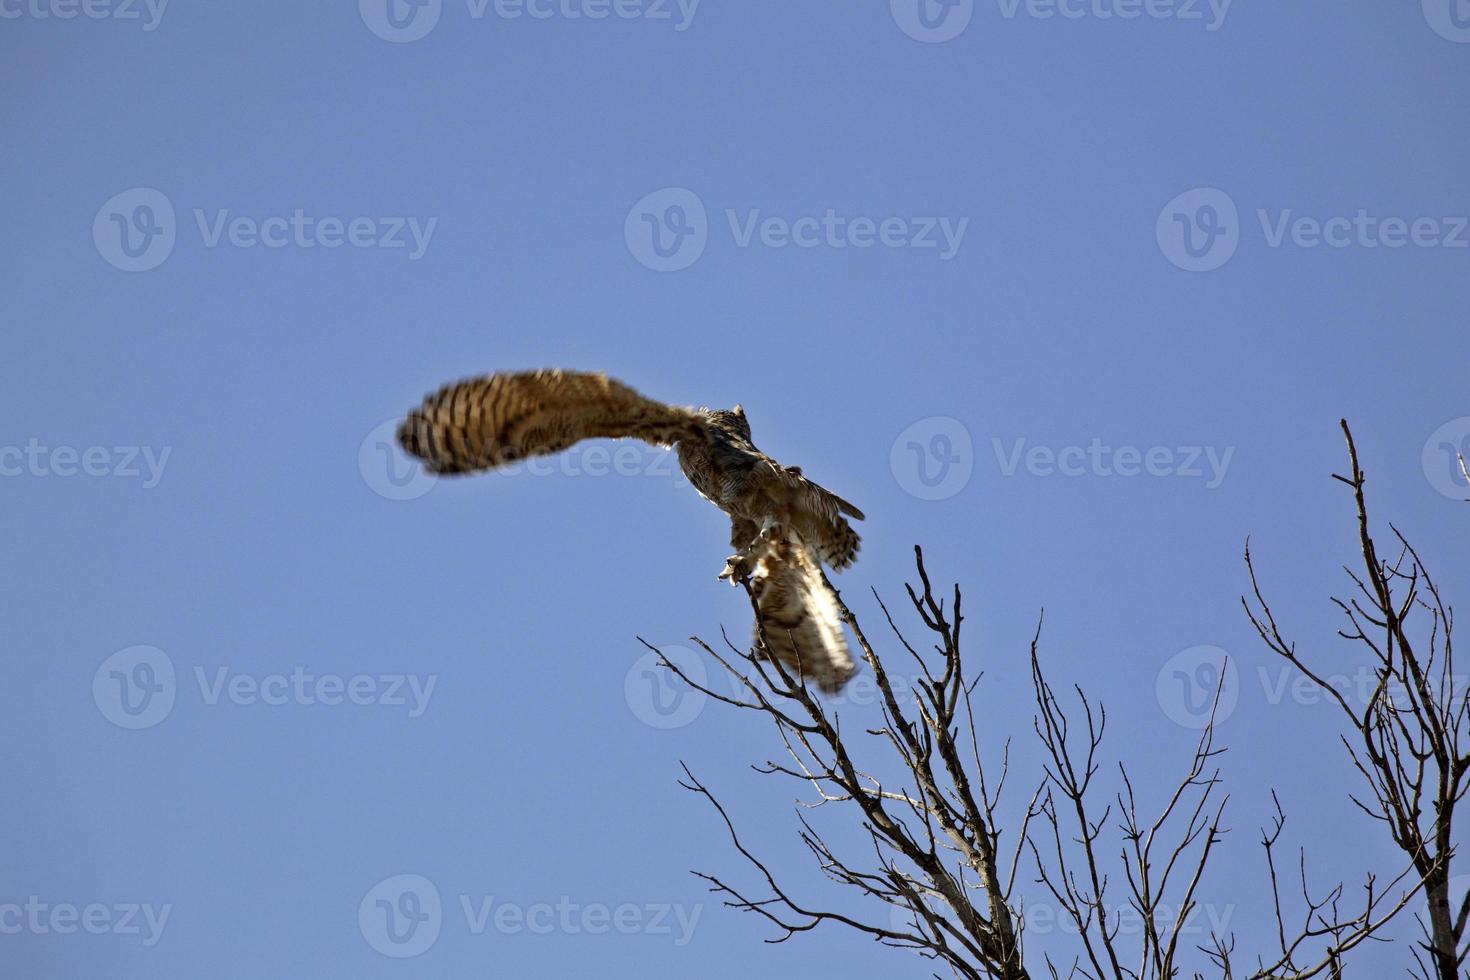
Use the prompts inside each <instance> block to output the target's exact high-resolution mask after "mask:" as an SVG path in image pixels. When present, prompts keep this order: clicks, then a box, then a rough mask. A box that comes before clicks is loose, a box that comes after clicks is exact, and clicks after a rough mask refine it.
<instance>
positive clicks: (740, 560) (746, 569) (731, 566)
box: [719, 555, 750, 586]
mask: <svg viewBox="0 0 1470 980" xmlns="http://www.w3.org/2000/svg"><path fill="white" fill-rule="evenodd" d="M719 577H720V578H722V579H729V580H730V584H731V585H732V586H736V585H739V584H740V583H741V582H744V581H745V580H746V579H748V578H750V559H749V558H747V557H746V556H745V555H731V556H730V557H729V558H728V559H726V561H725V570H724V571H723V572H721V573H720V575H719Z"/></svg>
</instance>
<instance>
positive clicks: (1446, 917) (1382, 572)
mask: <svg viewBox="0 0 1470 980" xmlns="http://www.w3.org/2000/svg"><path fill="white" fill-rule="evenodd" d="M1342 431H1343V436H1344V437H1345V438H1346V439H1347V448H1348V460H1349V463H1350V464H1351V467H1352V471H1351V473H1350V475H1349V476H1340V475H1337V474H1333V476H1334V479H1337V480H1339V481H1341V482H1342V483H1345V484H1347V486H1349V487H1351V488H1352V492H1353V500H1354V503H1355V505H1356V508H1357V518H1358V541H1359V544H1360V546H1361V550H1362V566H1361V571H1354V570H1353V569H1352V568H1347V569H1346V571H1347V574H1348V576H1349V577H1350V578H1351V579H1352V582H1353V585H1354V587H1355V591H1354V592H1353V593H1351V594H1350V595H1348V596H1347V597H1346V598H1337V597H1335V598H1334V599H1333V602H1334V603H1336V605H1337V607H1338V608H1339V609H1340V610H1341V611H1342V614H1343V616H1344V618H1345V619H1346V620H1347V625H1346V627H1345V628H1344V629H1342V630H1339V631H1338V635H1339V636H1341V637H1343V638H1344V639H1346V640H1348V641H1350V642H1353V643H1356V644H1358V645H1359V647H1360V649H1366V650H1367V651H1368V652H1369V654H1370V656H1371V662H1372V665H1373V672H1374V676H1375V678H1376V681H1377V683H1376V685H1375V687H1374V689H1373V691H1372V693H1371V695H1370V696H1369V698H1368V699H1367V701H1366V703H1364V704H1356V705H1355V704H1353V703H1352V702H1350V701H1349V700H1348V699H1347V697H1346V696H1345V695H1344V694H1342V693H1341V692H1340V691H1338V690H1337V689H1336V688H1335V687H1333V686H1332V685H1329V684H1327V683H1326V682H1325V681H1324V680H1323V678H1322V676H1321V675H1320V673H1319V671H1320V670H1321V668H1320V667H1317V666H1312V665H1309V664H1307V663H1305V662H1304V661H1303V660H1302V659H1301V658H1300V657H1299V656H1298V655H1297V652H1296V644H1295V643H1293V642H1290V641H1288V640H1287V639H1285V638H1284V637H1283V636H1282V634H1281V630H1280V629H1279V628H1278V627H1277V623H1276V619H1275V617H1274V616H1273V615H1272V612H1271V607H1270V606H1269V605H1268V604H1267V602H1266V600H1265V599H1264V598H1263V597H1262V595H1261V587H1260V584H1259V582H1258V580H1257V578H1256V570H1255V566H1254V564H1253V562H1252V560H1251V553H1250V548H1249V546H1247V548H1246V553H1245V561H1246V567H1247V569H1248V570H1249V572H1250V580H1251V591H1252V592H1253V593H1254V597H1255V601H1254V603H1252V602H1251V601H1249V600H1247V599H1244V598H1242V600H1241V602H1242V604H1243V605H1244V606H1245V609H1246V613H1247V615H1249V616H1250V618H1251V623H1252V624H1253V625H1254V626H1255V628H1256V631H1257V632H1258V633H1260V635H1261V638H1262V639H1263V640H1265V642H1266V645H1267V646H1269V647H1270V648H1271V650H1272V651H1273V652H1275V653H1276V654H1277V655H1278V656H1280V657H1282V658H1283V659H1284V660H1286V661H1287V662H1288V663H1290V664H1291V665H1292V666H1293V667H1295V668H1296V669H1297V670H1300V671H1301V672H1302V673H1303V674H1305V675H1306V676H1307V677H1309V678H1311V679H1312V680H1313V681H1314V682H1316V683H1317V684H1319V685H1321V686H1322V687H1323V688H1325V689H1326V690H1327V691H1328V692H1329V694H1330V695H1331V696H1332V698H1333V700H1334V703H1335V704H1336V705H1337V706H1338V707H1339V708H1340V709H1341V710H1342V712H1343V715H1344V716H1345V717H1346V719H1347V721H1348V729H1349V734H1348V735H1345V736H1344V737H1343V739H1342V742H1343V745H1344V746H1345V747H1346V749H1347V752H1348V754H1349V756H1350V757H1351V759H1352V763H1353V765H1354V767H1356V768H1357V770H1358V772H1359V773H1361V774H1362V777H1363V780H1364V781H1365V782H1366V784H1367V786H1368V794H1367V799H1366V800H1365V799H1364V798H1363V797H1360V796H1356V795H1355V796H1353V797H1352V801H1353V803H1354V804H1355V805H1356V806H1357V807H1358V809H1360V810H1361V811H1362V812H1364V813H1366V814H1367V815H1368V816H1369V817H1371V818H1372V819H1374V820H1375V821H1378V822H1381V823H1382V824H1383V825H1384V827H1385V829H1387V831H1388V833H1389V835H1390V836H1391V837H1392V839H1393V842H1394V844H1395V845H1397V847H1398V848H1399V849H1400V850H1401V851H1402V852H1403V853H1404V854H1405V855H1406V856H1407V857H1408V858H1409V860H1410V861H1411V862H1412V864H1413V867H1414V870H1415V872H1416V873H1417V875H1418V876H1419V877H1420V878H1421V879H1422V880H1423V882H1424V890H1425V893H1426V894H1427V895H1428V898H1429V902H1428V915H1427V919H1428V921H1427V922H1425V921H1424V918H1425V917H1424V916H1421V917H1420V926H1421V930H1422V932H1423V941H1422V942H1421V943H1420V944H1419V948H1418V949H1417V950H1416V952H1415V957H1414V960H1415V962H1414V974H1415V975H1416V976H1419V977H1423V978H1426V980H1431V978H1432V980H1456V978H1458V977H1459V976H1460V972H1459V971H1460V967H1461V965H1462V964H1463V963H1464V962H1465V960H1466V957H1467V956H1470V934H1467V927H1466V921H1467V918H1470V894H1467V895H1466V896H1465V897H1464V898H1463V899H1461V900H1460V901H1459V903H1458V905H1452V904H1451V899H1452V896H1451V895H1450V893H1449V881H1450V877H1451V859H1452V858H1453V857H1454V839H1455V835H1454V829H1455V810H1456V806H1457V805H1458V804H1459V802H1460V801H1461V800H1463V799H1464V798H1465V793H1466V791H1467V790H1470V685H1467V684H1466V682H1465V678H1463V677H1461V676H1459V675H1457V674H1456V673H1455V659H1454V646H1453V643H1452V631H1453V628H1454V614H1453V612H1452V611H1451V610H1450V608H1449V607H1448V606H1447V605H1446V604H1445V602H1444V600H1443V598H1442V597H1441V596H1440V592H1439V587H1438V585H1436V584H1435V582H1434V580H1433V579H1432V578H1431V577H1430V574H1429V570H1428V569H1427V568H1425V567H1424V563H1423V561H1421V559H1420V557H1419V553H1418V552H1417V551H1415V550H1414V548H1413V546H1412V545H1410V544H1409V542H1408V540H1407V539H1406V538H1405V537H1404V535H1403V534H1402V533H1401V532H1400V531H1399V529H1398V528H1396V527H1394V526H1393V525H1391V524H1390V525H1389V530H1390V531H1391V532H1392V534H1393V538H1394V541H1395V542H1396V550H1397V555H1396V556H1395V557H1394V558H1393V559H1392V560H1386V559H1383V558H1381V557H1379V553H1378V546H1377V544H1376V543H1375V542H1374V539H1373V534H1372V532H1371V530H1370V527H1369V521H1368V505H1367V500H1366V498H1365V496H1364V493H1363V486H1364V483H1365V478H1364V476H1363V470H1362V467H1361V466H1360V465H1359V463H1358V450H1357V446H1356V445H1355V444H1354V443H1353V434H1352V431H1351V430H1350V429H1349V428H1348V424H1347V422H1345V421H1344V422H1343V423H1342Z"/></svg>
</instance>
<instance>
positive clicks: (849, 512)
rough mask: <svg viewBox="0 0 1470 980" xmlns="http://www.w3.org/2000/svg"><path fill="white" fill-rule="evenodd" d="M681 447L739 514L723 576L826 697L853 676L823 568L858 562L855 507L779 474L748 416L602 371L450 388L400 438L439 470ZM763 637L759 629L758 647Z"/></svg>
mask: <svg viewBox="0 0 1470 980" xmlns="http://www.w3.org/2000/svg"><path fill="white" fill-rule="evenodd" d="M630 437H631V438H635V439H642V440H643V441H644V442H648V443H651V444H653V445H655V446H673V447H674V449H675V451H676V452H677V453H678V454H679V466H680V467H681V468H682V469H683V470H684V474H685V475H686V476H687V477H688V478H689V482H690V483H691V484H693V485H694V488H695V489H696V490H698V491H699V493H700V495H701V496H703V497H705V498H706V499H707V500H709V501H711V502H712V503H714V505H715V506H717V507H719V508H720V509H721V510H723V511H724V512H725V513H726V514H729V515H730V543H731V545H732V546H733V547H734V548H735V554H733V555H731V556H730V558H729V560H728V561H726V563H725V569H724V571H722V572H721V573H720V578H722V579H724V578H728V579H729V580H730V583H731V584H732V585H734V584H736V583H738V582H741V581H745V580H747V579H748V580H749V582H750V586H751V591H752V593H753V594H754V596H755V599H756V609H757V615H758V617H759V619H760V623H759V624H758V627H759V626H764V627H765V638H766V646H767V649H768V650H769V652H770V653H771V654H773V655H774V656H775V657H777V658H778V659H779V660H780V661H781V662H782V663H783V664H784V665H786V667H787V668H788V669H790V670H792V671H793V673H796V672H799V673H800V675H801V676H802V677H803V678H804V679H815V680H816V682H817V684H818V685H819V686H820V687H821V688H822V689H823V690H824V691H828V692H833V691H837V690H839V689H840V688H841V687H842V685H843V684H845V683H846V682H847V680H848V678H850V677H851V676H852V674H853V670H854V667H853V659H852V655H851V653H849V652H848V648H847V641H846V639H845V638H844V637H843V632H842V620H841V615H840V613H839V611H838V607H837V603H836V600H835V599H834V597H833V596H832V594H831V592H830V591H829V587H828V586H827V584H826V582H825V581H823V578H822V572H821V564H822V563H825V564H827V565H828V566H830V567H831V568H833V569H834V570H841V569H843V568H846V567H847V566H848V565H851V564H852V563H853V561H854V560H855V559H856V558H857V551H858V535H857V532H856V531H854V530H853V529H852V526H851V525H850V524H848V522H847V518H848V517H852V518H856V519H858V520H862V517H863V514H862V512H861V511H860V510H858V509H857V508H856V507H854V506H853V505H852V504H850V503H848V502H847V501H845V500H843V499H842V498H841V497H839V496H837V495H836V494H834V493H832V492H831V491H829V490H826V489H824V488H823V487H820V486H818V485H817V484H815V483H813V482H812V481H811V480H808V479H807V478H806V477H804V476H802V473H801V470H800V469H798V468H797V467H795V466H782V465H781V464H780V463H778V462H776V461H775V460H774V459H772V458H771V457H769V456H767V455H766V454H765V453H763V452H761V451H760V450H759V449H757V448H755V444H754V443H752V442H751V441H750V424H749V423H748V422H746V420H745V411H744V410H743V409H742V408H741V407H740V406H739V405H736V406H735V407H734V408H733V409H730V410H728V411H726V410H711V409H694V408H682V407H680V406H677V405H665V404H663V403H662V402H657V401H654V400H652V399H650V398H645V397H643V396H642V395H640V394H638V392H636V391H634V390H633V389H632V388H630V387H628V386H627V385H625V384H623V383H622V382H620V381H616V380H614V379H612V378H609V377H607V376H606V375H604V374H590V373H584V372H578V371H526V372H519V373H501V374H492V375H489V376H487V377H481V378H473V379H470V380H467V381H460V382H457V383H455V384H450V385H446V386H444V387H443V388H441V389H439V391H438V392H436V393H434V394H432V395H429V396H428V397H427V398H425V399H424V402H423V404H422V405H420V406H419V407H418V408H416V409H414V410H413V411H411V412H409V413H408V417H407V418H405V419H404V420H403V422H402V424H400V425H399V427H398V442H399V445H401V446H402V447H403V449H404V450H405V451H406V452H408V453H409V454H410V455H412V456H415V457H417V458H418V459H420V460H422V461H423V464H424V467H425V468H426V469H428V470H429V471H430V472H433V473H441V474H460V473H475V472H479V471H483V470H491V469H494V468H495V467H497V466H503V465H506V464H509V463H513V462H516V461H518V460H522V459H527V458H529V457H532V456H549V455H551V454H553V453H558V452H561V451H562V450H564V449H566V448H568V447H569V446H571V445H572V444H573V443H576V442H579V441H581V440H583V439H596V438H608V439H621V438H630ZM759 637H760V630H759V629H757V632H756V645H757V646H759V642H760V641H759Z"/></svg>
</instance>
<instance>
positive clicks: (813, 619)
mask: <svg viewBox="0 0 1470 980" xmlns="http://www.w3.org/2000/svg"><path fill="white" fill-rule="evenodd" d="M750 584H751V592H752V594H754V595H755V599H756V616H757V622H756V630H755V640H754V643H755V646H756V647H757V649H759V648H760V645H761V641H762V639H763V638H764V641H765V649H766V650H767V651H768V652H769V653H770V654H771V655H772V656H774V657H775V658H776V659H777V660H779V661H780V662H781V663H782V665H784V666H785V667H786V669H787V670H788V671H790V672H791V673H793V674H795V675H798V676H800V677H801V678H802V679H804V680H806V679H810V680H815V681H816V682H817V685H818V686H819V687H820V688H821V689H822V690H823V691H826V692H827V693H829V694H830V693H833V692H835V691H838V690H841V688H842V686H843V685H844V684H846V683H847V681H848V679H849V678H851V677H852V675H853V672H854V671H855V670H856V667H855V665H854V664H853V659H852V654H851V653H850V652H849V651H848V648H847V640H846V638H845V637H844V636H843V632H842V614H841V611H840V610H839V609H838V606H837V601H836V599H834V598H833V596H832V593H831V592H830V591H829V590H828V586H827V583H826V582H824V581H822V573H821V570H820V566H818V565H817V563H816V558H815V556H813V555H812V554H811V553H810V552H809V551H808V550H807V547H806V545H805V544H804V543H803V542H802V541H801V540H800V538H799V537H797V536H795V535H791V534H788V535H787V537H786V538H785V539H783V540H780V541H777V542H774V543H773V544H772V546H771V547H770V548H769V549H767V550H766V552H765V553H764V554H763V555H762V556H761V557H760V560H759V561H758V562H757V563H756V567H755V570H754V572H753V573H752V575H751V579H750Z"/></svg>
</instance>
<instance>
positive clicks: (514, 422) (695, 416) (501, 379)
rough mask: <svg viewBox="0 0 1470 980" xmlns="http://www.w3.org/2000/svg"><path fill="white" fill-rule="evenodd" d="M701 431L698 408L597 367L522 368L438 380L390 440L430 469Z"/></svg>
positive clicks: (466, 469) (472, 466)
mask: <svg viewBox="0 0 1470 980" xmlns="http://www.w3.org/2000/svg"><path fill="white" fill-rule="evenodd" d="M703 431H704V418H703V416H702V415H701V413H699V412H696V411H694V410H692V409H688V408H680V407H677V406H674V405H665V404H664V403H662V402H657V401H654V400H653V399H651V398H645V397H643V396H642V395H640V394H639V393H638V392H636V391H634V390H633V389H632V388H630V387H628V386H627V385H625V384H623V383H622V382H620V381H615V380H613V379H612V378H609V377H608V376H607V375H605V374H592V373H586V372H580V371H525V372H520V373H513V374H512V373H505V374H492V375H489V376H486V377H480V378H471V379H469V380H466V381H460V382H456V383H454V384H449V385H445V386H444V387H443V388H441V389H439V391H437V392H436V393H434V394H432V395H429V396H428V397H427V398H425V399H424V403H423V404H422V405H421V406H419V407H418V408H416V409H414V410H413V411H411V412H409V413H408V417H407V418H405V419H404V420H403V422H402V424H400V425H399V427H398V442H399V444H400V445H401V446H403V448H404V450H405V451H406V452H408V453H409V454H410V455H412V456H416V457H418V458H419V459H421V460H423V462H424V466H425V468H426V469H428V470H429V471H430V472H433V473H441V474H457V473H475V472H479V471H481V470H488V469H494V468H495V467H497V466H503V465H505V464H507V463H512V462H515V461H516V460H520V459H526V458H528V457H531V456H549V455H551V454H552V453H558V452H561V451H562V450H563V449H566V448H567V447H569V446H571V445H572V444H573V443H576V442H579V441H581V440H583V439H594V438H611V439H621V438H625V437H631V438H636V439H642V440H644V441H645V442H650V443H654V444H655V445H660V446H667V445H670V444H672V443H674V442H676V441H678V440H679V439H684V438H690V437H695V436H699V435H701V434H702V433H703Z"/></svg>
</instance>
